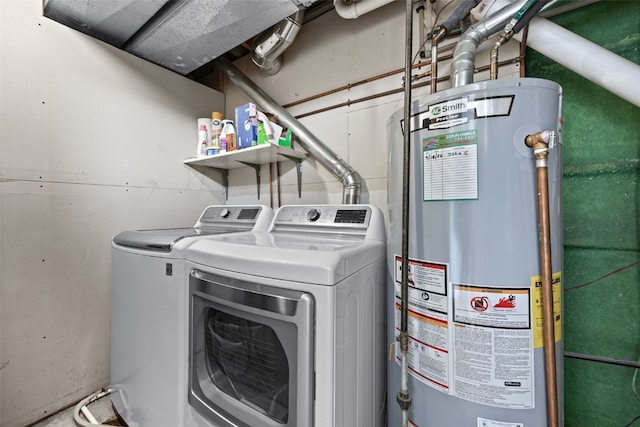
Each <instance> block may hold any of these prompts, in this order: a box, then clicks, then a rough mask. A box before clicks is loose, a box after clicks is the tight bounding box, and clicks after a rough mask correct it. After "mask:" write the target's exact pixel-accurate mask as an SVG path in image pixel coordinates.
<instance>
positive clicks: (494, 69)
mask: <svg viewBox="0 0 640 427" xmlns="http://www.w3.org/2000/svg"><path fill="white" fill-rule="evenodd" d="M512 36H513V33H511V32H503V33H502V34H501V35H500V38H499V39H498V41H497V42H496V44H494V45H493V47H492V48H491V61H490V65H489V67H490V72H489V75H490V78H491V80H496V79H497V78H498V50H499V49H500V47H501V46H502V45H503V44H505V43H506V42H508V41H509V40H511V37H512Z"/></svg>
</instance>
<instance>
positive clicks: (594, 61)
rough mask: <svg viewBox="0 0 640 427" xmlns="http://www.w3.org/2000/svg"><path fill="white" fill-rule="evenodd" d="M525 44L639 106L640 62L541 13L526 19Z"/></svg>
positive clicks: (520, 39)
mask: <svg viewBox="0 0 640 427" xmlns="http://www.w3.org/2000/svg"><path fill="white" fill-rule="evenodd" d="M514 38H515V39H517V40H519V41H522V35H521V33H518V34H516V35H515V36H514ZM527 46H529V47H530V48H532V49H534V50H536V51H538V52H540V53H541V54H543V55H545V56H547V57H549V58H550V59H552V60H554V61H556V62H557V63H558V64H561V65H563V66H565V67H567V68H568V69H570V70H572V71H574V72H576V73H578V74H579V75H581V76H582V77H584V78H586V79H588V80H590V81H592V82H593V83H595V84H597V85H599V86H601V87H603V88H604V89H607V90H608V91H610V92H612V93H614V94H616V95H618V96H619V97H621V98H622V99H625V100H627V101H629V102H630V103H632V104H633V105H636V106H638V107H640V84H637V82H638V81H640V65H638V64H635V63H633V62H631V61H629V60H628V59H625V58H623V57H621V56H619V55H616V54H615V53H613V52H611V51H608V50H607V49H605V48H603V47H600V46H598V45H597V44H595V43H592V42H590V41H589V40H587V39H585V38H582V37H580V36H578V35H577V34H575V33H572V32H571V31H569V30H566V29H564V28H562V27H561V26H559V25H557V24H554V23H553V22H551V21H548V20H546V19H544V18H541V17H537V18H534V19H532V20H531V22H530V23H529V34H528V35H527Z"/></svg>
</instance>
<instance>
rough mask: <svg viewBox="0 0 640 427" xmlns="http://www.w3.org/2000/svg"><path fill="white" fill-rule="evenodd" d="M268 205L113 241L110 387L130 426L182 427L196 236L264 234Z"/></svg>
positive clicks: (210, 214) (217, 212)
mask: <svg viewBox="0 0 640 427" xmlns="http://www.w3.org/2000/svg"><path fill="white" fill-rule="evenodd" d="M272 218H273V210H272V209H271V208H269V207H267V206H261V205H258V206H209V207H207V208H206V209H205V210H204V211H203V213H202V215H201V216H200V218H199V219H198V221H197V222H196V224H195V226H194V227H191V228H174V229H163V230H139V231H125V232H122V233H120V234H118V235H117V236H115V237H114V238H113V242H112V251H111V254H112V260H111V262H112V276H111V285H112V286H111V387H112V390H113V392H112V394H111V398H112V402H113V406H114V409H115V410H116V412H117V413H118V415H119V416H120V418H121V419H122V421H124V422H125V423H126V424H127V425H128V426H129V427H151V426H158V427H181V426H182V425H183V424H182V423H183V420H184V411H185V407H186V406H187V405H188V404H187V371H188V368H187V344H188V325H187V315H188V311H187V309H188V281H187V276H188V273H187V270H186V268H185V250H186V248H188V247H189V246H190V245H191V244H193V243H194V242H196V241H197V240H199V239H207V238H211V237H212V236H215V235H220V234H228V233H236V232H242V231H248V230H266V229H267V228H268V227H269V225H270V224H271V219H272Z"/></svg>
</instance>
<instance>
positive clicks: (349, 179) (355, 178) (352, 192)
mask: <svg viewBox="0 0 640 427" xmlns="http://www.w3.org/2000/svg"><path fill="white" fill-rule="evenodd" d="M361 186H362V178H361V177H360V175H359V174H358V172H356V171H354V170H350V171H348V172H347V173H346V174H345V175H344V176H343V177H342V187H343V191H342V203H343V204H347V205H353V204H358V203H360V190H361Z"/></svg>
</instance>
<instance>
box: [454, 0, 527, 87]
mask: <svg viewBox="0 0 640 427" xmlns="http://www.w3.org/2000/svg"><path fill="white" fill-rule="evenodd" d="M525 3H526V1H524V0H521V1H517V2H515V3H511V4H509V5H507V6H505V7H504V8H502V9H500V10H499V11H498V12H496V13H495V14H493V15H491V16H490V17H488V18H487V19H485V20H483V21H480V22H478V23H477V24H475V25H473V26H471V27H469V29H468V30H467V31H465V32H464V34H463V35H462V37H461V38H460V41H459V42H458V44H457V45H456V48H455V50H454V51H453V59H452V61H451V79H450V82H451V87H460V86H464V85H467V84H470V83H473V71H474V68H475V62H476V50H477V49H478V46H479V45H480V43H482V42H483V41H485V40H487V39H488V38H489V37H491V36H492V35H494V34H497V33H498V32H500V31H502V30H503V29H504V26H505V25H507V23H508V22H509V20H511V18H512V17H513V15H514V14H515V13H516V12H517V11H518V10H520V8H521V7H522V6H523V5H524V4H525Z"/></svg>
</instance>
